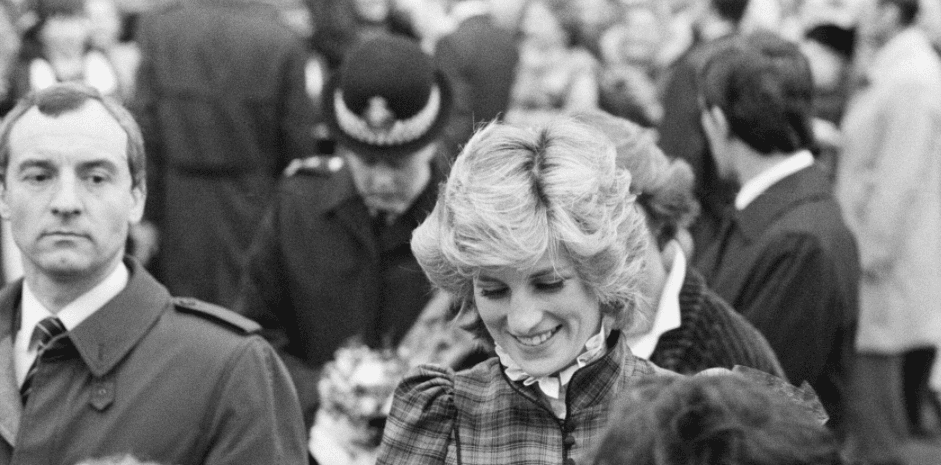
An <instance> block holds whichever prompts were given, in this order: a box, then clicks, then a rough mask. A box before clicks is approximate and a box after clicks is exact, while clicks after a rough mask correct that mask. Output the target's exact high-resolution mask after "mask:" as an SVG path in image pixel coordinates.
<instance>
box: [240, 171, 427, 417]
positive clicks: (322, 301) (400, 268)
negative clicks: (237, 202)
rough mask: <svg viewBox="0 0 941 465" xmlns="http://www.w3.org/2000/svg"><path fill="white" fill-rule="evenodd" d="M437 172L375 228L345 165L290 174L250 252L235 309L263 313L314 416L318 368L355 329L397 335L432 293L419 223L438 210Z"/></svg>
mask: <svg viewBox="0 0 941 465" xmlns="http://www.w3.org/2000/svg"><path fill="white" fill-rule="evenodd" d="M436 191H437V180H435V179H432V180H431V182H429V185H428V187H427V188H426V190H425V192H424V193H422V194H421V195H420V196H419V197H418V199H416V201H415V202H414V203H413V204H412V206H411V207H410V209H409V210H408V211H407V212H406V213H404V214H403V215H402V216H400V217H399V218H398V219H397V220H396V221H395V223H394V224H392V225H390V226H386V227H384V228H382V229H381V230H379V231H375V230H374V229H373V225H372V218H371V217H370V215H369V211H368V210H367V208H366V206H365V205H364V204H363V201H362V197H360V196H359V194H358V193H357V191H356V188H355V187H354V185H353V179H352V176H351V173H350V172H349V171H348V170H347V169H346V168H344V169H341V170H340V171H339V172H337V173H334V174H332V175H327V176H321V175H316V174H304V173H302V174H298V175H296V176H292V177H289V178H285V179H284V180H283V182H282V184H281V185H280V188H279V192H278V196H277V198H276V199H275V202H274V204H273V205H272V207H271V209H270V210H269V212H268V214H267V216H266V217H265V220H264V221H263V222H262V225H261V226H260V228H259V230H258V234H257V235H256V236H255V239H254V242H253V243H252V247H251V249H250V251H249V255H248V262H247V268H246V269H245V273H244V275H243V280H242V287H241V291H240V295H239V298H238V299H237V302H236V305H235V309H236V311H238V312H239V313H241V314H243V315H246V316H248V317H249V318H251V319H253V320H255V321H258V322H259V323H260V324H261V325H262V327H263V328H264V331H265V334H266V336H265V337H266V338H267V339H268V340H269V341H270V342H271V343H272V345H274V346H275V348H276V349H278V351H279V353H280V354H281V355H282V358H284V360H285V362H286V364H287V365H288V369H289V370H290V371H291V375H292V376H293V378H294V381H295V384H296V385H297V389H298V394H299V396H300V398H301V403H302V406H303V407H304V409H305V416H306V418H307V420H308V421H311V420H312V419H313V418H312V414H313V413H314V408H315V407H316V404H317V393H316V384H317V379H318V373H319V368H320V367H321V366H322V365H323V364H324V363H325V362H327V361H330V360H331V359H333V356H334V352H335V351H336V350H337V348H339V347H340V345H341V344H343V343H344V342H346V341H347V340H348V339H349V338H351V337H353V336H359V337H362V338H363V342H365V343H367V344H369V345H370V346H373V347H377V346H381V345H385V344H386V343H389V344H398V342H399V341H400V340H401V338H402V337H403V336H404V335H405V333H406V332H408V330H409V329H410V328H411V327H412V324H413V323H414V322H415V320H416V319H417V318H418V315H419V314H420V312H421V311H422V310H423V309H424V307H425V304H426V303H427V302H428V300H429V299H430V297H431V295H432V293H431V284H430V283H429V282H428V279H427V278H426V277H425V274H424V272H423V271H422V269H421V267H419V265H418V262H417V261H416V260H415V257H414V256H413V255H412V249H411V247H410V240H411V236H412V230H413V229H415V227H417V226H418V224H419V223H420V222H421V221H422V220H424V218H425V216H427V214H428V213H430V212H431V210H432V208H433V207H434V203H435V200H436Z"/></svg>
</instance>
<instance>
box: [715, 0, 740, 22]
mask: <svg viewBox="0 0 941 465" xmlns="http://www.w3.org/2000/svg"><path fill="white" fill-rule="evenodd" d="M748 1H749V0H712V8H713V9H714V10H715V11H716V13H718V14H719V16H721V17H722V18H723V19H725V20H727V21H731V22H733V23H735V24H738V23H740V22H742V18H743V17H745V11H746V10H747V9H748Z"/></svg>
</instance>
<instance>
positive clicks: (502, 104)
mask: <svg viewBox="0 0 941 465" xmlns="http://www.w3.org/2000/svg"><path fill="white" fill-rule="evenodd" d="M500 1H501V0H457V1H452V6H451V10H450V13H451V17H452V19H453V20H454V21H455V22H456V24H457V26H456V28H455V29H454V31H453V32H451V33H450V34H448V35H445V36H444V37H442V38H441V40H439V41H438V42H437V46H436V47H435V51H434V55H435V62H436V63H437V65H438V67H439V68H440V69H441V70H442V71H444V72H445V74H446V75H447V76H448V78H449V79H450V81H451V87H452V88H453V90H454V106H453V107H452V110H451V117H450V119H449V121H448V126H447V128H446V130H445V135H444V137H443V140H442V149H443V150H445V151H446V152H447V153H446V156H447V158H448V159H453V158H454V157H456V156H457V154H458V153H459V150H460V148H461V147H462V146H463V145H464V143H465V142H467V140H468V139H470V136H471V135H472V134H473V133H474V129H475V128H476V127H477V125H478V124H480V123H485V122H489V121H492V120H495V119H498V118H501V117H502V116H503V114H504V113H505V112H506V111H507V108H509V106H510V90H511V86H512V84H513V80H514V76H515V73H516V67H517V63H518V62H519V51H518V49H517V44H516V38H515V37H514V34H513V31H512V30H509V29H506V28H504V27H501V26H500V25H498V23H497V22H496V19H495V18H494V16H493V14H492V5H493V4H494V3H499V2H500Z"/></svg>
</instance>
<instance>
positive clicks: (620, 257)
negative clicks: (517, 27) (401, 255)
mask: <svg viewBox="0 0 941 465" xmlns="http://www.w3.org/2000/svg"><path fill="white" fill-rule="evenodd" d="M615 157H616V154H615V149H614V146H613V145H612V144H611V142H609V140H608V139H607V138H606V137H604V136H603V135H602V134H600V133H598V132H596V131H595V130H594V129H592V128H591V127H589V126H587V125H585V124H583V123H581V122H579V121H577V120H575V119H572V118H566V117H562V118H559V119H556V120H553V121H550V122H548V123H546V124H544V125H541V126H537V127H533V128H527V129H523V128H519V127H514V126H510V125H506V124H501V123H491V124H490V125H488V126H487V127H485V128H483V129H482V130H480V131H479V132H477V133H476V134H475V135H474V137H472V138H471V140H470V141H469V142H468V143H467V145H466V146H465V147H464V150H463V151H462V152H461V155H460V156H459V157H458V158H457V160H456V161H455V163H454V166H453V167H452V169H451V173H450V176H449V177H448V181H447V183H446V184H445V185H443V186H442V188H441V191H440V192H439V197H438V202H437V204H436V205H435V208H434V211H432V213H431V214H430V215H429V216H428V218H427V219H426V220H425V221H424V222H423V223H422V224H421V225H420V226H419V227H418V228H417V229H416V230H415V232H414V234H413V236H412V244H411V245H412V251H413V252H414V254H415V258H416V259H417V260H418V263H419V264H420V265H421V266H422V268H423V269H424V271H425V274H427V275H428V278H429V280H430V281H431V282H432V283H433V284H434V285H435V286H436V287H438V288H440V289H442V290H444V291H446V292H448V293H450V294H452V295H453V296H456V299H457V300H458V302H459V306H457V307H456V311H457V314H459V315H461V318H460V322H461V326H462V327H463V328H464V329H467V330H469V331H471V332H473V333H475V334H476V335H477V336H478V337H481V338H483V339H486V340H489V334H488V333H487V331H486V328H485V327H484V326H483V322H482V321H481V320H480V317H479V315H478V314H477V311H476V306H475V304H474V289H473V281H474V279H475V278H476V277H477V276H478V274H479V272H480V270H481V269H483V268H491V267H513V268H518V269H525V268H529V267H532V266H534V265H535V264H536V262H537V261H539V259H540V258H541V257H542V256H543V255H545V254H546V253H549V254H550V256H553V257H558V256H566V257H568V258H569V259H570V260H571V262H572V264H573V266H574V268H575V271H576V273H577V275H578V277H579V278H580V279H581V281H582V282H583V283H584V284H585V285H586V286H587V287H588V289H590V291H591V292H593V293H594V295H595V296H596V297H597V298H598V300H599V302H600V303H601V310H602V312H604V313H605V314H608V315H610V316H612V317H613V320H614V325H615V327H616V328H626V327H628V326H629V325H630V324H631V322H632V321H633V316H634V312H635V311H636V309H637V308H638V303H639V301H640V299H641V297H640V291H639V287H638V285H639V280H640V277H641V276H642V273H643V272H644V269H645V262H644V260H643V255H644V252H643V251H644V248H645V247H646V246H647V240H648V239H647V237H648V234H647V230H646V229H645V228H646V226H645V223H644V217H643V213H642V212H641V211H640V209H638V208H637V207H636V206H635V202H634V196H633V195H632V194H631V193H630V184H631V175H630V173H629V172H628V171H627V170H619V169H617V168H616V166H615ZM563 254H564V255H563Z"/></svg>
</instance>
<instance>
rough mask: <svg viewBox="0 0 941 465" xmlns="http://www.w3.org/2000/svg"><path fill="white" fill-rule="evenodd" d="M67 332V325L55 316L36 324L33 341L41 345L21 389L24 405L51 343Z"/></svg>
mask: <svg viewBox="0 0 941 465" xmlns="http://www.w3.org/2000/svg"><path fill="white" fill-rule="evenodd" d="M65 332H66V329H65V325H63V324H62V321H61V320H59V319H58V318H56V317H54V316H50V317H47V318H45V319H43V320H42V321H40V322H39V323H38V324H36V329H34V330H33V340H36V339H38V340H39V345H38V347H37V350H36V360H33V364H32V365H30V367H29V371H27V372H26V379H25V380H23V385H22V386H21V387H20V398H21V399H23V405H26V400H27V399H28V398H29V394H30V392H31V391H32V388H33V375H35V374H36V370H37V369H38V368H39V361H40V360H41V359H42V356H43V353H44V352H45V351H46V349H47V348H48V346H49V342H51V341H52V340H53V339H55V337H56V336H58V335H60V334H63V333H65Z"/></svg>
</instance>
